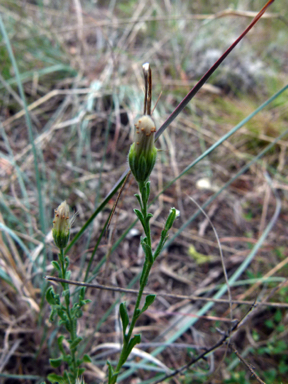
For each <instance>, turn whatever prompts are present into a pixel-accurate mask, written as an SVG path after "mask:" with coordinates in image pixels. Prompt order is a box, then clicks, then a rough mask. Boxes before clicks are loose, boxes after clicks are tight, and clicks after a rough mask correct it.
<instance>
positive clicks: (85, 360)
mask: <svg viewBox="0 0 288 384" xmlns="http://www.w3.org/2000/svg"><path fill="white" fill-rule="evenodd" d="M82 360H83V363H91V362H92V360H91V359H90V356H88V355H84V356H83V359H82Z"/></svg>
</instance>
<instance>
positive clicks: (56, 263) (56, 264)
mask: <svg viewBox="0 0 288 384" xmlns="http://www.w3.org/2000/svg"><path fill="white" fill-rule="evenodd" d="M51 264H52V265H53V267H54V268H55V269H57V271H58V272H61V268H60V265H59V263H58V261H55V260H53V261H51Z"/></svg>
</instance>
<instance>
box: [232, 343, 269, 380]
mask: <svg viewBox="0 0 288 384" xmlns="http://www.w3.org/2000/svg"><path fill="white" fill-rule="evenodd" d="M230 345H231V348H232V349H233V351H234V352H235V354H236V356H237V357H238V359H239V360H240V361H241V363H243V364H244V365H245V367H246V368H247V369H248V370H249V371H250V372H251V375H252V376H254V377H255V379H256V380H257V381H258V382H259V383H261V384H266V383H265V382H264V381H263V380H261V379H260V377H259V376H258V375H257V373H256V372H255V370H254V367H252V365H251V364H249V363H247V361H245V360H244V359H243V357H242V356H241V355H240V353H239V352H238V351H237V349H236V347H235V345H234V344H233V343H231V344H230Z"/></svg>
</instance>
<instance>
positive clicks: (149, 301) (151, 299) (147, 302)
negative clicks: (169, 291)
mask: <svg viewBox="0 0 288 384" xmlns="http://www.w3.org/2000/svg"><path fill="white" fill-rule="evenodd" d="M155 298H156V295H148V296H146V300H145V304H144V306H143V308H142V310H141V313H143V312H145V311H146V310H147V309H148V307H149V306H150V305H151V304H153V302H154V300H155Z"/></svg>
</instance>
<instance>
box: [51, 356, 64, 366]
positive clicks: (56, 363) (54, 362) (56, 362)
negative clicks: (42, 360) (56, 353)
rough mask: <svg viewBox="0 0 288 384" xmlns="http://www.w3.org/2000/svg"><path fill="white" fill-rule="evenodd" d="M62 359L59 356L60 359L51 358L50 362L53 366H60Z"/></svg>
mask: <svg viewBox="0 0 288 384" xmlns="http://www.w3.org/2000/svg"><path fill="white" fill-rule="evenodd" d="M62 361H63V358H62V357H58V359H49V363H50V365H51V367H53V368H58V367H60V365H61V364H62Z"/></svg>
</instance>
